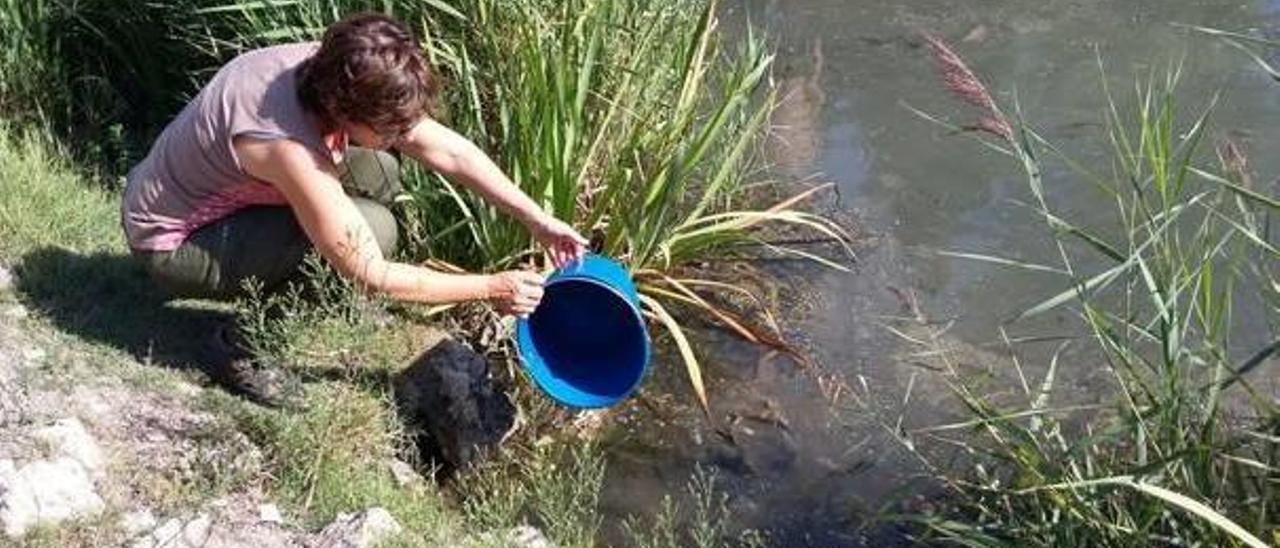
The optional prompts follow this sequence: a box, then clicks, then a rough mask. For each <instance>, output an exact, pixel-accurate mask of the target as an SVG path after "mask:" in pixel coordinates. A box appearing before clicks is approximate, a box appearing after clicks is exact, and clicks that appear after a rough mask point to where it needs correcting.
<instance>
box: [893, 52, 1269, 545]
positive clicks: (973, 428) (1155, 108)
mask: <svg viewBox="0 0 1280 548" xmlns="http://www.w3.org/2000/svg"><path fill="white" fill-rule="evenodd" d="M929 42H930V46H931V49H932V50H933V52H934V53H935V56H937V57H938V58H939V61H940V65H941V66H942V67H943V68H944V74H949V75H951V76H952V78H949V79H946V80H945V82H946V83H947V87H948V88H949V89H950V90H952V91H953V92H956V91H959V90H960V89H961V88H963V89H964V90H968V92H969V93H962V94H960V95H961V98H962V99H966V100H969V99H971V98H972V97H978V96H983V97H986V98H989V97H990V94H989V93H987V92H986V88H985V86H983V84H982V83H981V82H980V81H979V80H978V79H977V78H976V77H975V76H974V75H973V73H972V71H968V70H967V69H965V70H960V69H959V67H960V66H962V65H963V63H962V61H960V60H959V59H960V58H959V56H957V55H955V53H954V52H953V51H952V50H951V49H950V48H949V47H948V46H946V45H945V44H943V43H942V42H941V41H939V40H936V39H930V40H929ZM1177 81H1178V70H1177V68H1176V67H1175V68H1174V69H1173V70H1171V71H1170V74H1169V76H1168V77H1167V78H1165V79H1157V80H1153V81H1152V82H1150V83H1148V84H1147V85H1145V86H1139V88H1138V89H1139V93H1138V94H1137V96H1136V105H1137V106H1136V107H1135V108H1134V109H1133V111H1132V112H1131V113H1125V112H1124V110H1123V109H1122V108H1121V107H1120V106H1118V104H1117V101H1116V100H1115V99H1114V98H1113V97H1111V95H1110V92H1109V90H1106V89H1105V82H1104V91H1106V93H1107V97H1108V102H1109V105H1110V108H1109V110H1108V112H1107V119H1108V122H1109V126H1110V132H1109V135H1108V136H1107V137H1108V138H1109V140H1110V142H1111V144H1112V146H1113V148H1114V149H1115V156H1114V160H1113V162H1112V164H1111V165H1110V166H1107V167H1109V168H1110V169H1109V170H1107V169H1106V167H1104V168H1102V169H1091V168H1089V167H1087V166H1083V165H1080V164H1078V163H1074V162H1071V161H1070V159H1069V158H1068V157H1066V156H1065V155H1063V154H1061V153H1060V151H1059V150H1058V149H1056V148H1054V147H1053V145H1052V144H1051V143H1049V142H1048V141H1047V140H1045V139H1044V138H1042V137H1041V136H1040V135H1038V134H1037V133H1036V132H1035V131H1034V130H1033V129H1031V128H1030V127H1029V126H1028V125H1027V124H1026V123H1024V122H1022V121H1021V120H1017V122H1016V125H1015V124H1009V127H1010V129H1013V130H1014V131H1012V132H1005V131H992V130H989V129H988V130H986V132H985V135H987V136H988V137H989V140H987V141H984V142H985V143H986V144H987V145H988V146H989V147H992V148H994V149H996V150H998V151H1001V152H1003V153H1005V154H1007V155H1009V156H1010V157H1012V158H1014V159H1015V160H1016V161H1017V162H1018V163H1019V164H1020V165H1021V166H1022V167H1023V168H1024V169H1025V172H1026V175H1027V183H1028V188H1029V190H1030V192H1031V194H1032V195H1033V197H1034V199H1035V201H1034V203H1033V205H1032V206H1031V207H1032V208H1034V209H1035V210H1036V212H1037V213H1038V214H1039V215H1040V216H1041V218H1042V219H1044V221H1045V224H1046V226H1047V227H1048V229H1049V230H1050V234H1051V235H1052V236H1053V237H1054V238H1055V240H1056V242H1057V245H1058V247H1057V251H1058V253H1059V259H1060V261H1061V262H1060V264H1057V265H1052V266H1046V265H1030V264H1026V263H1022V262H1019V261H1013V260H1010V259H1006V258H1002V257H990V256H982V255H975V254H965V256H968V257H971V258H976V259H979V260H987V261H991V262H994V263H998V264H1004V265H1016V266H1019V267H1021V268H1028V269H1032V270H1036V271H1039V272H1057V273H1060V274H1059V275H1061V276H1063V277H1064V279H1063V280H1062V282H1063V283H1064V285H1066V286H1067V289H1065V290H1064V291H1063V292H1061V293H1059V294H1057V295H1054V296H1052V297H1050V298H1048V299H1046V300H1044V301H1043V302H1041V303H1038V304H1036V305H1035V306H1032V307H1030V308H1029V309H1028V310H1026V311H1025V312H1024V313H1023V314H1022V315H1021V316H1020V318H1028V317H1032V316H1036V315H1039V314H1043V313H1044V312H1046V311H1049V310H1053V309H1057V308H1060V307H1064V306H1068V305H1074V306H1075V307H1076V308H1077V312H1078V316H1079V318H1080V320H1081V321H1082V323H1083V325H1084V326H1085V327H1086V328H1087V332H1088V333H1089V336H1088V337H1087V338H1085V339H1084V340H1083V341H1079V342H1088V343H1091V344H1093V345H1094V348H1095V349H1096V351H1097V354H1096V355H1097V356H1098V358H1097V359H1098V360H1099V361H1100V362H1101V363H1100V366H1101V367H1105V368H1106V370H1107V372H1108V373H1109V374H1110V377H1111V385H1112V387H1113V388H1114V393H1113V394H1111V395H1110V396H1109V398H1108V399H1107V403H1104V404H1103V405H1102V407H1101V409H1100V410H1099V409H1093V410H1080V409H1079V408H1076V409H1074V410H1073V409H1062V408H1055V407H1054V404H1053V401H1054V399H1055V397H1056V395H1055V386H1056V385H1057V383H1058V379H1059V378H1060V377H1061V376H1062V375H1063V374H1064V372H1063V370H1064V368H1065V367H1067V365H1066V364H1060V363H1058V358H1057V357H1056V356H1055V358H1054V359H1053V360H1052V362H1051V363H1049V364H1048V366H1047V368H1046V369H1045V375H1044V377H1043V378H1041V379H1027V378H1026V376H1025V372H1024V370H1023V369H1022V368H1021V366H1020V364H1019V363H1018V362H1017V361H1016V360H1015V361H1014V367H1015V368H1017V371H1016V373H1017V375H1018V378H1019V379H1022V381H1021V390H1020V395H1021V396H1022V397H1024V398H1025V401H1026V403H1025V404H1023V405H1021V406H1016V405H1015V406H1011V405H1009V404H1008V403H1007V402H1006V403H1004V404H1001V403H999V402H997V401H996V399H995V398H993V397H990V396H987V395H985V394H983V393H981V392H979V391H978V389H977V388H976V387H975V385H974V384H973V382H972V381H971V380H970V379H967V378H965V377H964V376H962V375H960V374H959V372H958V371H957V370H956V368H955V367H953V366H951V365H950V362H948V364H949V365H948V368H947V370H946V371H945V372H944V375H945V376H946V379H947V381H948V383H949V385H950V387H951V388H952V390H953V392H954V393H955V394H956V396H957V398H958V400H959V401H960V403H962V404H963V406H964V408H965V409H967V410H968V412H969V413H970V414H971V415H972V418H971V419H970V420H967V421H964V422H962V423H958V424H954V425H944V426H935V427H929V428H922V429H917V430H903V431H900V432H899V436H900V439H901V440H902V441H903V442H904V444H905V445H906V446H907V447H908V448H910V449H911V450H912V451H914V452H915V454H917V455H918V456H920V458H921V461H922V462H923V463H924V464H925V465H926V467H927V468H928V469H929V470H931V471H932V472H934V474H935V476H936V478H937V479H938V480H939V481H940V482H941V483H942V485H944V486H945V487H946V489H947V496H946V497H944V500H943V501H942V502H943V509H942V510H940V511H938V512H935V513H931V514H925V515H914V516H909V517H908V518H906V519H908V520H910V521H913V522H915V523H917V524H919V525H920V526H921V533H920V534H921V536H922V537H923V538H924V539H927V540H945V541H949V542H956V543H960V544H966V545H976V546H995V545H1014V544H1016V545H1055V546H1061V545H1068V546H1140V545H1141V546H1145V545H1152V544H1164V545H1184V544H1185V545H1213V546H1237V545H1248V546H1259V547H1260V546H1266V542H1264V541H1263V540H1262V539H1263V538H1269V539H1270V540H1271V541H1276V540H1280V522H1278V521H1277V519H1276V513H1275V512H1276V507H1277V504H1278V503H1280V495H1278V494H1277V490H1276V486H1275V481H1274V479H1275V477H1276V475H1277V474H1278V473H1280V452H1278V449H1280V444H1277V441H1278V440H1277V437H1276V434H1277V430H1276V428H1277V425H1280V408H1277V405H1276V403H1275V401H1274V398H1272V397H1271V396H1269V395H1268V394H1267V393H1266V392H1264V391H1262V390H1263V388H1262V387H1261V386H1255V385H1254V381H1255V380H1262V378H1265V377H1260V375H1261V373H1260V371H1261V370H1262V368H1263V367H1265V365H1266V363H1268V360H1270V359H1271V357H1272V356H1273V355H1274V354H1275V353H1276V351H1277V349H1280V342H1271V343H1265V344H1263V345H1262V346H1261V347H1259V348H1249V349H1242V348H1241V347H1240V344H1241V343H1242V342H1245V341H1249V340H1252V337H1242V336H1240V335H1241V334H1240V333H1238V332H1233V331H1236V330H1239V329H1240V325H1241V324H1239V323H1238V321H1239V320H1237V319H1236V318H1235V315H1236V313H1237V312H1238V309H1239V308H1240V307H1253V306H1257V307H1259V308H1258V311H1261V312H1262V313H1263V315H1264V317H1265V318H1266V319H1267V320H1266V321H1267V323H1268V325H1267V326H1265V327H1269V328H1270V329H1272V332H1271V333H1269V334H1267V335H1266V337H1265V339H1264V340H1280V334H1277V333H1276V332H1275V331H1274V330H1275V327H1276V325H1277V323H1276V320H1277V319H1278V318H1280V307H1276V306H1275V303H1276V302H1277V300H1276V297H1277V293H1278V292H1280V285H1277V284H1276V283H1275V277H1274V276H1275V275H1274V272H1275V267H1276V261H1277V259H1278V258H1280V252H1278V251H1277V247H1276V244H1275V235H1274V233H1273V232H1272V231H1271V229H1270V227H1271V222H1272V217H1273V216H1274V215H1275V214H1276V212H1277V211H1280V202H1277V200H1275V199H1274V198H1272V197H1268V196H1265V195H1263V194H1261V193H1259V192H1258V191H1256V190H1253V189H1250V188H1249V187H1248V186H1247V185H1246V184H1245V182H1244V180H1243V178H1242V176H1241V175H1240V174H1241V173H1242V172H1243V171H1242V169H1241V166H1245V165H1247V163H1246V162H1243V161H1242V160H1243V158H1244V157H1245V156H1244V153H1243V151H1241V150H1239V148H1238V147H1237V148H1236V150H1234V151H1228V150H1224V152H1223V154H1222V158H1223V159H1224V160H1229V161H1226V162H1224V163H1226V164H1227V165H1225V166H1222V168H1221V169H1218V168H1213V167H1209V166H1208V165H1206V156H1207V155H1206V154H1203V153H1201V144H1202V141H1203V136H1204V135H1205V134H1206V132H1207V131H1208V129H1207V128H1208V123H1209V119H1210V116H1209V114H1210V111H1211V110H1212V106H1213V103H1212V102H1211V103H1210V105H1209V106H1208V107H1206V108H1205V109H1204V111H1203V112H1202V113H1201V114H1200V115H1199V116H1198V117H1196V118H1194V119H1192V120H1190V121H1189V122H1188V123H1180V121H1179V119H1178V116H1177V112H1178V111H1177V108H1176V107H1177V102H1176V95H1177V94H1176V83H1177ZM968 102H970V103H973V101H971V100H969V101H968ZM994 105H995V103H994V102H993V101H981V102H979V104H978V107H979V108H980V109H981V110H982V111H983V115H984V116H986V117H987V118H989V119H993V120H995V121H996V122H1000V121H1001V120H1007V118H1002V115H1000V114H999V110H998V109H997V108H996V107H995V106H994ZM987 126H988V127H996V126H998V127H1003V125H1000V124H996V126H992V125H991V124H987ZM984 129H986V128H985V127H984ZM1046 155H1047V156H1052V157H1054V158H1057V159H1060V160H1063V161H1065V162H1066V163H1068V165H1070V166H1071V167H1072V168H1073V170H1074V172H1075V173H1076V174H1077V175H1078V176H1079V177H1080V178H1081V179H1083V180H1085V181H1087V182H1088V183H1090V184H1091V185H1093V186H1094V187H1096V188H1098V189H1101V190H1102V191H1103V192H1104V194H1105V196H1106V197H1107V198H1108V199H1109V200H1110V201H1111V202H1112V203H1113V205H1114V210H1113V211H1114V218H1113V219H1112V221H1113V223H1114V225H1113V226H1116V227H1119V230H1106V231H1104V230H1099V229H1093V228H1089V227H1085V226H1080V225H1077V224H1074V223H1072V222H1071V221H1070V220H1069V219H1066V218H1063V217H1062V216H1059V215H1058V214H1056V213H1055V211H1054V210H1053V209H1052V207H1051V206H1050V204H1049V203H1048V201H1047V200H1046V198H1045V193H1044V187H1043V181H1042V178H1041V173H1042V171H1041V169H1040V166H1041V165H1042V163H1043V160H1042V156H1046ZM1219 173H1222V174H1219ZM1098 261H1101V262H1102V263H1103V266H1102V267H1100V268H1099V269H1096V271H1086V269H1085V267H1083V266H1081V265H1088V264H1096V263H1097V262H1098ZM1253 327H1254V328H1259V327H1264V326H1253ZM1240 356H1244V357H1243V358H1240ZM1087 366H1088V365H1087V364H1075V367H1087ZM952 432H964V433H969V434H971V435H972V436H973V437H971V438H968V439H954V438H953V437H951V436H950V435H949V434H950V433H952ZM930 440H933V441H943V442H946V443H947V444H950V445H951V446H953V447H960V448H961V450H962V452H964V453H965V454H967V455H969V457H970V459H969V460H968V462H969V465H970V466H971V468H969V469H968V470H965V471H960V470H955V469H949V468H947V467H945V466H943V465H940V464H938V463H937V462H936V461H934V460H933V459H931V458H929V457H927V456H925V453H924V452H923V451H922V449H921V444H922V443H924V442H926V441H930Z"/></svg>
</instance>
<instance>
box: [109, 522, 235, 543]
mask: <svg viewBox="0 0 1280 548" xmlns="http://www.w3.org/2000/svg"><path fill="white" fill-rule="evenodd" d="M224 545H225V543H222V542H219V541H218V539H215V538H213V520H211V519H209V516H207V515H205V514H200V515H198V516H196V517H195V518H193V519H192V520H191V521H188V522H186V523H183V522H182V521H181V520H178V519H176V518H175V519H170V520H169V521H166V522H165V523H164V525H161V526H160V527H158V528H156V530H154V531H152V532H151V534H150V535H147V536H145V537H143V538H140V539H138V540H136V541H134V543H133V544H132V545H131V547H130V548H213V547H219V546H224Z"/></svg>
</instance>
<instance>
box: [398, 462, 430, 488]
mask: <svg viewBox="0 0 1280 548" xmlns="http://www.w3.org/2000/svg"><path fill="white" fill-rule="evenodd" d="M390 466H391V475H392V476H394V477H395V478H396V485H399V486H400V487H408V486H410V485H417V484H419V483H422V482H424V481H425V480H424V479H423V478H422V475H421V474H419V473H418V471H417V470H414V469H413V466H412V465H410V464H409V463H407V462H405V461H402V460H400V459H391V465H390Z"/></svg>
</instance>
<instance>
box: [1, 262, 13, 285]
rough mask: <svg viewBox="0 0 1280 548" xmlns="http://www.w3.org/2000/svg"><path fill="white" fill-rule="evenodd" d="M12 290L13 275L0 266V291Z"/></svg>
mask: <svg viewBox="0 0 1280 548" xmlns="http://www.w3.org/2000/svg"><path fill="white" fill-rule="evenodd" d="M10 289H13V273H11V272H9V269H8V268H5V267H3V266H0V291H8V290H10Z"/></svg>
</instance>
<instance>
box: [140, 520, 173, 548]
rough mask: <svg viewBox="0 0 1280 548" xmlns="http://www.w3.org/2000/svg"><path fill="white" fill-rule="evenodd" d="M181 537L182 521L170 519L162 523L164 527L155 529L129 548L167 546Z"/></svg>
mask: <svg viewBox="0 0 1280 548" xmlns="http://www.w3.org/2000/svg"><path fill="white" fill-rule="evenodd" d="M181 535H182V521H181V520H179V519H178V518H171V519H170V520H169V521H166V522H164V525H161V526H159V527H157V528H156V529H155V530H154V531H151V534H149V535H147V536H145V537H143V538H140V539H138V540H136V541H134V543H133V544H132V545H130V548H156V547H157V546H161V545H165V546H168V545H169V544H170V543H172V542H174V541H175V540H177V539H178V538H179V536H181Z"/></svg>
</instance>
